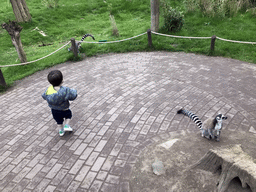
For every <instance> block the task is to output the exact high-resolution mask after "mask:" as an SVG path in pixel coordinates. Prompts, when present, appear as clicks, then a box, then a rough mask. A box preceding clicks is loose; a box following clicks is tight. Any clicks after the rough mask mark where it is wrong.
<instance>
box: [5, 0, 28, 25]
mask: <svg viewBox="0 0 256 192" xmlns="http://www.w3.org/2000/svg"><path fill="white" fill-rule="evenodd" d="M10 1H11V4H12V9H13V13H14V15H15V17H16V20H17V22H28V21H30V20H31V15H30V13H29V9H28V6H27V4H26V1H25V0H10Z"/></svg>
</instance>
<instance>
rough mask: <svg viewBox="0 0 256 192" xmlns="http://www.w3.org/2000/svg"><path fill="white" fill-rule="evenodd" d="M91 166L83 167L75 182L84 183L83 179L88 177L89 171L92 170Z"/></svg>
mask: <svg viewBox="0 0 256 192" xmlns="http://www.w3.org/2000/svg"><path fill="white" fill-rule="evenodd" d="M90 168H91V167H90V166H86V165H85V166H83V167H82V169H81V170H80V171H79V173H78V174H77V176H76V178H75V180H77V181H83V179H84V178H85V176H86V175H87V173H88V171H89V170H90Z"/></svg>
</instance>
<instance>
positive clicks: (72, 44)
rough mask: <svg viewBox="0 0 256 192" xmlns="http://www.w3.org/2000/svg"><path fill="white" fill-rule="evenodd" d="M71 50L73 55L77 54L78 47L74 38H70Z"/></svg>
mask: <svg viewBox="0 0 256 192" xmlns="http://www.w3.org/2000/svg"><path fill="white" fill-rule="evenodd" d="M71 50H72V51H73V53H74V55H75V57H77V56H78V47H77V45H76V40H75V38H71Z"/></svg>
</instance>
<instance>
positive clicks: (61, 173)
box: [51, 169, 68, 185]
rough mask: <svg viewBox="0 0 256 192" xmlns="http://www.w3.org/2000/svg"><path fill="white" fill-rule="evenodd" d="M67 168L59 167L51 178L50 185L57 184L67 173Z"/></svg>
mask: <svg viewBox="0 0 256 192" xmlns="http://www.w3.org/2000/svg"><path fill="white" fill-rule="evenodd" d="M67 173H68V170H67V169H61V170H60V171H59V172H58V173H57V175H56V176H55V177H54V178H53V179H52V180H51V185H59V184H60V182H61V181H62V179H63V178H64V177H65V176H66V175H67Z"/></svg>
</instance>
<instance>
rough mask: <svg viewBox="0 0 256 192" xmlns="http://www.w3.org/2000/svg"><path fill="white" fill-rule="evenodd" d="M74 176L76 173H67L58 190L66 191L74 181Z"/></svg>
mask: <svg viewBox="0 0 256 192" xmlns="http://www.w3.org/2000/svg"><path fill="white" fill-rule="evenodd" d="M73 178H74V175H71V174H67V175H66V176H65V177H64V178H63V179H62V180H61V183H60V184H59V185H58V187H57V189H56V190H59V191H66V189H67V188H68V187H69V186H70V183H71V182H72V180H73Z"/></svg>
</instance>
